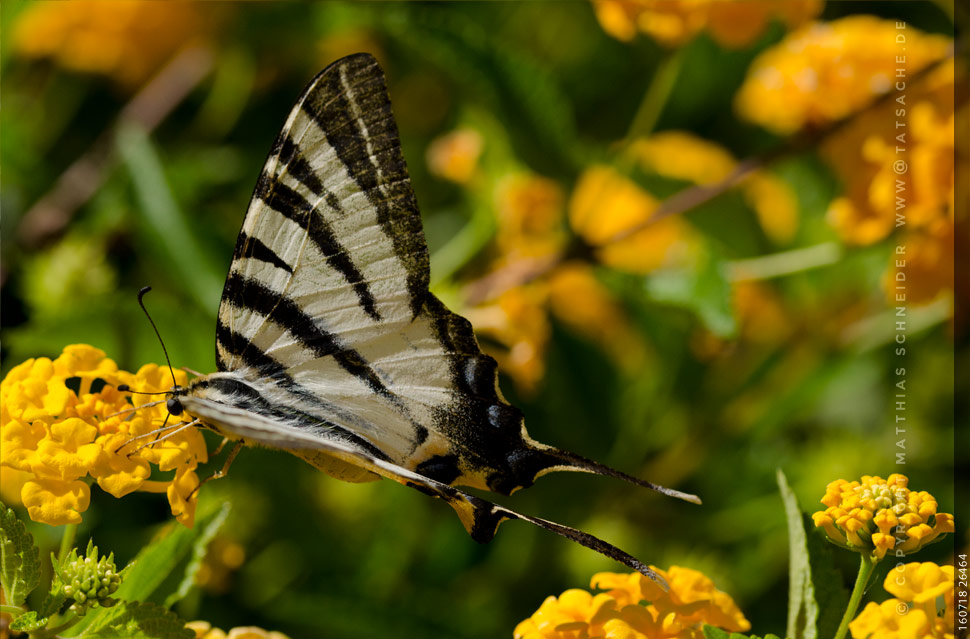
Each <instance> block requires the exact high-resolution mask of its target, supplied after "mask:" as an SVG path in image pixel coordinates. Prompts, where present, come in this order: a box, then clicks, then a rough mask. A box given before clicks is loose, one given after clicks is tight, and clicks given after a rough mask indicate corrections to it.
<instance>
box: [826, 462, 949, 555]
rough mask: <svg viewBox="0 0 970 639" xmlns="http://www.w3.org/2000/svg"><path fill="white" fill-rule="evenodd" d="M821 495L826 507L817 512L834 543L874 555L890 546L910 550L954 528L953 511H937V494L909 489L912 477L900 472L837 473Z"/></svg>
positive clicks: (894, 549) (901, 552) (904, 552)
mask: <svg viewBox="0 0 970 639" xmlns="http://www.w3.org/2000/svg"><path fill="white" fill-rule="evenodd" d="M821 501H822V503H823V504H825V506H826V508H825V510H821V511H818V512H816V513H814V514H813V515H812V519H813V520H814V521H815V526H816V527H819V528H824V529H825V534H826V535H827V536H828V539H829V540H830V541H832V542H833V543H835V544H837V545H839V546H841V547H843V548H847V549H849V550H854V551H856V552H861V553H867V554H868V555H870V556H871V557H872V560H873V561H879V560H881V559H882V558H883V557H885V556H886V553H888V552H890V551H892V553H893V554H895V556H897V557H902V556H903V555H910V554H912V553H914V552H916V551H918V550H919V549H921V548H923V547H924V546H926V545H927V544H929V543H931V542H933V541H937V540H938V539H939V537H940V535H942V534H945V533H950V532H953V530H954V525H953V515H950V514H947V513H938V512H937V507H938V504H937V501H936V498H935V497H933V495H931V494H930V493H928V492H926V491H915V490H910V489H909V479H908V478H907V477H906V476H905V475H901V474H898V473H894V474H892V475H890V476H889V478H888V479H883V478H881V477H879V476H869V475H864V476H863V477H862V481H861V482H858V481H852V482H849V481H846V480H844V479H838V480H836V481H833V482H831V483H830V484H829V485H828V486H827V487H826V489H825V496H824V497H823V498H822V500H821Z"/></svg>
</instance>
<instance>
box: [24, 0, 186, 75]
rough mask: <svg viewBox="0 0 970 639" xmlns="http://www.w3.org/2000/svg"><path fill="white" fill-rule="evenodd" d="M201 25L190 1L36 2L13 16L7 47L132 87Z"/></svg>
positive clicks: (157, 66) (90, 0) (167, 57)
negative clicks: (10, 38)
mask: <svg viewBox="0 0 970 639" xmlns="http://www.w3.org/2000/svg"><path fill="white" fill-rule="evenodd" d="M204 24H205V23H204V21H203V20H202V17H201V16H200V15H199V12H198V10H197V9H196V7H195V6H194V5H192V4H190V3H154V2H107V1H106V0H81V1H77V2H66V3H46V2H38V3H34V4H31V5H30V6H27V7H25V8H24V10H23V12H22V13H21V14H20V15H18V16H17V17H16V21H15V22H14V24H13V33H12V44H13V50H14V52H15V53H17V54H18V55H21V56H24V57H28V58H52V59H53V60H55V61H56V62H57V64H59V65H60V66H62V67H64V68H67V69H71V70H74V71H82V72H91V73H99V74H103V75H105V76H108V77H110V78H112V79H113V80H114V81H116V82H117V83H118V84H121V85H123V86H126V87H137V86H138V85H139V84H141V83H142V82H143V81H144V80H145V79H146V78H147V77H148V76H150V75H151V74H152V73H153V72H155V71H156V70H157V69H158V68H159V67H160V66H161V65H162V64H164V63H165V62H166V61H167V60H168V59H169V58H170V57H171V56H172V54H173V53H175V51H177V50H178V49H179V48H181V47H182V46H183V45H184V44H185V43H186V42H187V41H190V40H192V39H193V38H196V37H199V36H201V34H202V33H203V31H204Z"/></svg>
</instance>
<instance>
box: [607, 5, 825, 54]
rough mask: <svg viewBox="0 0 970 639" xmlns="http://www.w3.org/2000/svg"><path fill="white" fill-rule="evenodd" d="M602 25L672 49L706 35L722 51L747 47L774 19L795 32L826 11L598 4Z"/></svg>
mask: <svg viewBox="0 0 970 639" xmlns="http://www.w3.org/2000/svg"><path fill="white" fill-rule="evenodd" d="M593 8H594V9H595V11H596V18H597V19H598V20H599V23H600V26H602V27H603V30H604V31H606V32H607V33H608V34H610V35H611V36H613V37H614V38H616V39H618V40H622V41H624V42H629V41H631V40H633V38H634V37H635V36H636V34H637V32H638V31H639V32H641V33H645V34H647V35H648V36H650V37H651V38H653V39H654V40H656V41H657V42H659V43H660V44H662V45H664V46H667V47H675V46H680V45H682V44H684V43H686V42H687V41H689V40H690V39H692V38H693V37H694V36H696V35H697V34H698V33H700V32H701V31H706V32H707V33H709V34H710V36H711V37H712V38H713V39H714V40H715V41H716V42H717V43H718V44H720V45H721V46H723V47H725V48H729V49H739V48H742V47H745V46H747V45H749V44H751V43H752V42H754V40H756V39H757V38H758V37H759V36H760V35H761V34H762V33H763V32H764V30H765V28H766V27H767V26H768V24H769V23H770V22H771V21H772V20H775V19H777V20H780V21H781V22H782V23H784V24H785V26H786V27H788V28H793V27H795V26H797V25H799V24H801V23H803V22H805V21H806V20H810V19H812V18H814V17H815V16H816V15H818V13H819V12H820V11H821V10H822V1H821V0H785V1H784V2H778V1H777V0H688V1H684V0H593Z"/></svg>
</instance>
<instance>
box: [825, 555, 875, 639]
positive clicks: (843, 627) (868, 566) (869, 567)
mask: <svg viewBox="0 0 970 639" xmlns="http://www.w3.org/2000/svg"><path fill="white" fill-rule="evenodd" d="M875 567H876V562H875V561H873V560H872V559H870V558H869V556H868V555H866V554H862V555H861V556H860V563H859V574H858V575H857V576H856V578H855V587H854V588H853V589H852V595H851V596H850V597H849V605H848V606H846V608H845V614H844V615H842V623H840V624H839V629H838V630H837V631H836V633H835V639H845V635H846V633H847V632H848V631H849V622H850V621H852V618H853V617H855V613H856V610H857V609H858V608H859V603H860V602H861V601H862V595H863V594H864V593H865V592H866V586H867V585H868V584H869V578H870V577H872V571H873V570H874V569H875Z"/></svg>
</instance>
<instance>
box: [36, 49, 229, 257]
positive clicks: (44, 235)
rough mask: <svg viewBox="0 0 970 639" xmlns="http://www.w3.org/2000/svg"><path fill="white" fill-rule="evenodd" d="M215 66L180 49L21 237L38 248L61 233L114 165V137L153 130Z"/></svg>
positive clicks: (197, 52)
mask: <svg viewBox="0 0 970 639" xmlns="http://www.w3.org/2000/svg"><path fill="white" fill-rule="evenodd" d="M212 66H213V56H212V52H211V51H210V50H209V49H208V48H207V47H205V46H203V45H191V46H189V47H186V48H185V49H182V51H180V52H179V53H178V54H177V55H176V56H175V57H173V58H172V60H171V61H169V63H168V64H167V65H165V67H163V68H162V70H161V71H159V72H158V74H157V75H155V77H154V78H152V79H151V81H149V82H148V83H147V84H146V85H145V86H144V87H143V88H142V90H141V91H139V92H138V93H137V94H136V95H135V97H133V98H132V99H131V101H129V102H128V104H126V105H125V106H124V108H122V109H121V111H120V112H119V114H118V117H117V118H116V119H115V122H114V123H113V124H112V125H111V126H110V127H109V128H108V129H107V130H106V131H104V132H103V133H102V134H101V135H100V136H98V138H97V139H96V140H95V141H94V143H93V144H92V145H91V148H90V149H88V151H87V152H86V153H85V154H84V155H82V156H81V157H79V158H78V159H77V160H75V161H74V162H73V163H72V164H71V166H69V167H68V168H67V170H66V171H64V173H62V174H61V176H60V177H59V178H58V179H57V182H56V183H55V184H54V187H53V188H52V189H51V190H50V191H48V192H47V193H46V194H45V195H44V196H42V197H41V198H40V199H39V200H37V202H35V203H34V205H33V206H32V207H31V208H30V209H29V210H28V211H27V212H26V213H25V214H24V216H23V218H22V219H21V221H20V224H19V227H18V229H17V236H18V238H19V239H20V241H21V242H22V243H23V244H25V245H27V246H38V245H40V244H43V243H44V242H45V241H46V240H47V239H49V238H51V237H52V236H54V235H56V234H58V233H60V232H61V231H62V230H63V229H64V227H66V226H67V225H68V223H69V222H70V221H71V217H72V216H73V215H74V212H75V211H77V209H78V208H80V207H81V206H82V205H83V204H84V203H85V202H87V201H88V200H89V199H91V197H92V196H93V195H94V194H95V193H96V192H97V190H98V188H99V187H100V186H101V185H102V183H103V182H104V180H105V178H106V177H107V175H108V168H109V167H110V166H111V164H112V162H113V161H114V137H115V134H116V132H117V131H118V129H119V128H120V127H121V126H122V125H124V124H129V123H134V124H137V125H138V126H140V127H141V128H143V129H145V130H147V131H151V130H153V129H154V128H155V127H157V126H158V125H159V124H160V123H161V121H162V120H164V119H165V117H166V116H168V114H170V113H171V112H172V111H173V110H174V109H175V107H177V106H178V105H179V104H181V103H182V101H183V100H184V99H185V97H186V96H187V95H188V94H189V93H190V92H191V91H192V90H193V89H194V88H195V87H196V86H198V84H199V82H201V81H202V79H203V78H205V77H206V76H207V75H208V74H209V71H210V70H211V69H212Z"/></svg>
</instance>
